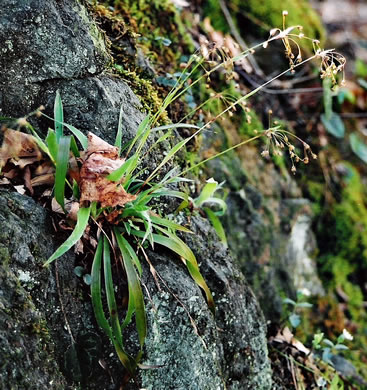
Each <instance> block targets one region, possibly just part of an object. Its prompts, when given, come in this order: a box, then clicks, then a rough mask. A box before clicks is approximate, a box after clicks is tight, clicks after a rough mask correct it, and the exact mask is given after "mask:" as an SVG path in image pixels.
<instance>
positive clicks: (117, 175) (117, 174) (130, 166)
mask: <svg viewBox="0 0 367 390" xmlns="http://www.w3.org/2000/svg"><path fill="white" fill-rule="evenodd" d="M138 160H139V155H138V154H134V155H133V156H131V157H130V158H128V159H127V160H126V161H125V162H124V163H123V164H122V165H121V167H119V168H117V169H116V170H115V171H113V172H111V173H110V174H109V175H108V176H107V179H108V180H111V181H119V180H121V179H122V177H123V176H124V175H129V174H130V173H131V172H132V171H133V170H134V169H135V168H136V166H137V163H138Z"/></svg>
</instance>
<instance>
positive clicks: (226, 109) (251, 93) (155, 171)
mask: <svg viewBox="0 0 367 390" xmlns="http://www.w3.org/2000/svg"><path fill="white" fill-rule="evenodd" d="M316 56H317V55H316V54H315V55H313V56H312V57H309V58H307V59H305V60H303V61H302V62H300V63H298V64H296V65H294V67H290V68H288V69H286V70H285V71H283V72H281V73H280V74H278V75H277V76H274V77H273V78H272V79H270V80H268V81H267V82H265V83H264V84H262V85H260V86H259V87H257V88H255V89H254V90H252V91H251V92H249V93H247V94H246V95H244V96H242V97H241V98H240V99H237V100H236V101H235V102H234V103H232V104H231V105H230V106H228V107H227V108H225V109H224V110H223V111H222V112H221V113H220V114H218V115H217V116H216V117H215V118H213V119H211V120H210V121H209V122H207V123H205V124H204V125H203V126H202V127H200V128H199V129H198V130H196V131H195V132H194V133H193V134H192V135H190V136H189V137H188V138H186V139H185V141H184V142H182V144H181V146H180V147H179V148H178V149H177V151H178V150H180V149H181V148H182V147H183V146H184V145H186V144H187V143H188V142H189V141H190V140H191V139H193V138H194V137H196V136H197V135H198V134H199V133H201V132H202V131H203V130H204V129H205V128H206V127H209V126H210V125H211V123H213V122H215V121H216V120H217V119H218V118H220V117H221V116H223V115H224V114H225V113H226V112H228V111H230V110H233V109H234V108H235V107H236V106H237V105H239V104H241V103H243V102H244V101H245V100H247V99H248V98H250V97H251V96H253V95H254V94H256V93H257V92H259V91H260V90H261V89H262V88H264V87H266V86H267V85H269V84H270V83H272V82H273V81H275V80H277V79H278V78H279V77H282V76H284V75H285V74H287V73H288V72H290V71H291V70H292V69H293V68H296V67H298V66H301V65H303V64H305V63H307V62H309V61H311V60H313V59H314V58H316ZM256 138H258V137H257V136H256ZM242 144H243V143H241V145H242ZM160 168H161V166H160V165H159V166H158V167H157V168H156V169H155V170H154V171H153V172H152V173H151V174H150V175H149V176H148V178H147V179H146V180H145V181H144V185H143V186H145V185H146V184H147V183H149V182H150V181H151V180H152V179H153V178H154V177H156V176H157V174H158V173H159V170H160ZM182 174H183V173H181V174H180V175H182Z"/></svg>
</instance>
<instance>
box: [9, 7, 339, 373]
mask: <svg viewBox="0 0 367 390" xmlns="http://www.w3.org/2000/svg"><path fill="white" fill-rule="evenodd" d="M283 17H284V20H285V14H284V15H283ZM296 29H299V27H298V26H297V27H290V28H286V27H285V25H284V28H283V30H280V29H275V30H272V31H271V36H270V38H269V39H268V40H267V41H266V42H263V43H261V44H258V45H256V46H254V47H253V48H251V49H248V50H246V51H244V52H242V53H241V54H239V55H236V56H234V57H231V56H230V55H229V53H228V52H227V51H226V50H222V49H221V48H216V47H214V48H210V47H209V46H207V45H204V46H203V47H202V48H201V51H199V52H198V53H196V54H194V55H192V56H191V57H190V59H189V61H188V63H187V65H186V66H185V68H184V69H183V71H182V72H181V74H180V75H179V77H178V79H177V81H176V83H175V86H174V87H173V88H172V90H171V91H170V92H169V93H168V95H167V96H166V98H165V99H164V101H163V103H162V105H161V107H160V108H159V109H158V110H157V112H155V113H154V114H151V115H147V116H146V117H145V119H144V120H143V121H142V123H141V124H140V126H139V128H138V129H137V132H136V136H135V137H134V138H133V139H132V140H131V141H130V142H128V143H127V144H123V142H122V114H120V120H119V124H118V129H117V135H116V141H115V145H114V146H112V145H109V144H107V143H106V142H104V141H102V140H101V139H99V138H98V137H96V136H95V135H94V134H92V133H89V134H88V136H85V135H84V134H82V133H81V132H80V131H79V130H78V129H77V128H75V127H74V126H71V125H68V124H66V123H64V118H63V107H62V101H61V97H60V95H59V93H57V94H56V99H55V105H54V118H53V121H54V129H49V131H48V134H47V136H46V138H45V140H43V139H42V138H41V137H40V136H39V135H38V133H37V132H36V131H35V129H34V128H33V127H32V126H31V124H30V123H29V121H28V116H27V117H25V118H21V119H19V120H17V121H16V122H15V124H16V126H17V127H18V130H20V129H21V128H25V129H27V130H28V131H29V132H31V134H32V135H27V134H24V133H19V132H18V131H14V130H11V129H6V130H5V141H4V144H3V147H2V149H1V167H4V166H5V171H4V172H5V173H4V172H3V173H4V175H5V178H6V179H7V177H6V176H7V175H8V174H9V172H10V171H9V169H8V167H7V166H6V164H12V163H13V162H14V159H15V160H16V159H18V160H20V159H21V158H22V157H23V156H21V155H20V152H21V150H20V149H19V148H17V147H14V145H15V143H16V141H15V139H16V137H18V136H15V133H19V134H21V136H20V137H25V142H28V143H29V145H31V146H32V147H31V149H32V153H31V155H32V158H33V160H32V161H31V162H28V163H27V164H25V163H24V164H25V165H24V167H25V168H24V169H25V171H26V174H25V175H24V178H25V183H26V187H27V188H28V189H29V191H30V192H32V189H33V186H34V185H36V183H37V185H39V184H47V185H49V186H50V185H52V184H53V185H54V198H55V200H56V202H57V203H58V204H59V205H60V207H61V208H62V210H63V211H64V212H65V213H66V214H67V215H68V216H69V218H70V219H72V220H73V219H74V223H75V227H74V230H73V232H72V234H71V235H70V236H69V238H68V239H67V240H66V241H65V242H64V243H63V244H62V245H61V246H60V247H59V248H58V249H57V250H56V251H55V253H54V254H53V255H52V256H51V257H50V258H49V259H48V260H47V262H46V263H45V265H49V264H51V263H52V262H53V261H55V260H56V259H57V258H59V257H60V256H62V255H63V254H65V253H66V252H67V251H68V250H69V249H71V248H72V247H73V246H74V245H75V244H76V243H78V242H80V241H79V240H80V239H81V238H82V236H84V237H85V236H86V237H87V238H88V237H89V238H93V239H94V240H95V241H96V243H97V244H96V247H95V254H94V259H93V263H92V266H91V296H92V304H93V308H94V313H95V317H96V321H97V323H98V325H99V326H100V327H101V328H102V329H103V330H104V332H105V333H106V334H107V336H108V337H109V339H110V340H111V342H112V344H113V345H114V347H115V350H116V353H117V356H118V357H119V360H120V361H121V363H122V364H123V366H124V367H125V368H126V369H127V371H128V373H129V374H130V375H131V376H133V375H134V373H135V370H136V367H137V365H138V363H139V361H140V359H141V357H142V353H143V346H144V341H145V338H146V332H147V329H146V326H147V322H146V313H145V307H144V298H143V292H142V287H141V283H140V278H141V273H142V266H141V264H140V260H139V257H138V253H139V252H141V253H143V255H144V254H145V250H146V248H147V247H148V246H149V247H151V248H152V249H153V250H154V249H155V248H156V247H157V246H163V247H166V248H168V249H169V250H171V251H172V252H174V253H175V254H177V255H178V256H179V257H180V258H181V259H182V261H183V263H184V264H185V265H186V267H187V269H188V271H189V273H190V275H191V276H192V278H193V279H194V281H195V282H196V284H197V285H198V286H199V287H200V288H201V289H202V290H203V292H204V294H205V297H206V300H207V303H208V306H209V308H210V309H211V310H212V312H213V313H214V311H215V308H214V301H213V297H212V294H211V292H210V290H209V288H208V286H207V284H206V282H205V280H204V278H203V277H202V275H201V273H200V270H199V266H198V263H197V260H196V258H195V255H194V253H193V252H192V251H191V249H190V248H189V247H188V246H187V245H186V244H185V243H184V241H183V240H181V239H180V238H179V237H178V236H177V234H176V232H178V231H181V232H184V233H190V231H189V229H187V228H186V227H183V226H181V225H179V224H177V223H175V222H174V221H173V220H170V219H168V218H166V217H165V216H162V215H160V213H159V210H156V209H155V208H154V206H153V205H152V201H153V200H154V199H155V200H157V199H161V198H162V197H167V196H169V197H175V198H178V199H181V200H183V201H186V202H187V201H188V195H187V194H186V193H184V192H182V191H180V190H178V189H172V185H175V186H178V185H179V183H180V182H184V181H187V180H188V179H186V178H185V175H186V174H187V173H188V172H190V171H192V170H194V169H196V168H198V167H199V166H202V165H203V164H205V163H206V162H208V161H210V160H212V159H214V158H216V157H218V156H221V155H223V154H225V153H227V152H229V151H231V150H233V149H236V148H238V147H240V146H243V145H246V144H248V143H250V142H252V141H254V140H256V139H260V138H264V139H265V141H266V142H265V149H264V150H263V151H262V153H261V154H262V155H263V156H264V157H266V156H268V155H270V154H275V155H279V154H281V153H282V152H283V151H287V152H288V154H289V156H290V158H291V161H292V171H295V163H297V162H299V161H303V162H304V163H308V161H309V157H308V156H311V157H315V155H314V154H313V152H312V151H311V149H310V146H309V145H308V144H306V143H305V142H303V141H302V140H300V139H299V138H298V137H297V136H296V135H294V134H292V133H291V132H289V131H286V130H282V129H281V127H280V126H272V125H271V124H269V128H268V129H266V130H261V131H259V132H258V133H257V134H256V135H255V136H253V137H252V138H249V139H247V140H245V141H242V142H240V143H238V144H236V145H234V146H232V147H229V148H227V149H226V150H224V151H222V152H220V153H218V154H216V155H213V156H211V157H209V158H207V159H205V160H203V161H200V162H198V163H197V164H194V165H192V166H190V167H188V168H183V169H182V170H181V172H179V173H177V169H176V168H174V169H171V170H170V171H169V172H168V173H166V174H165V175H164V176H163V177H162V174H161V170H162V168H163V167H164V166H165V165H166V164H167V163H168V162H169V161H170V160H171V159H172V158H174V156H175V155H176V154H177V153H178V152H179V151H180V150H181V149H182V148H184V147H185V145H187V143H188V142H189V141H190V140H192V139H193V138H194V137H196V136H197V135H198V134H200V133H201V132H203V131H206V130H208V129H209V128H210V125H211V124H212V123H213V122H214V121H215V120H217V119H219V118H221V117H223V116H224V115H225V114H226V113H232V112H233V111H235V110H236V108H237V106H242V107H244V106H245V102H246V100H248V99H249V98H250V97H251V96H253V95H254V94H256V93H257V92H258V91H260V90H261V89H262V88H263V87H265V86H267V85H268V84H270V83H271V82H272V81H274V80H276V79H277V78H279V77H281V76H282V75H284V74H286V73H287V72H292V71H294V70H295V69H296V68H297V67H299V66H301V65H302V64H304V63H306V62H308V61H311V60H312V59H320V60H321V62H322V64H323V68H322V71H323V72H324V75H325V76H329V73H328V72H327V70H328V68H325V67H330V68H331V69H333V70H334V67H333V65H334V62H333V58H334V57H333V54H332V53H333V51H330V50H321V49H320V48H318V47H317V43H315V53H314V55H313V56H311V57H310V58H307V59H305V60H302V58H301V54H300V50H299V46H298V45H297V44H296V46H295V47H296V50H297V56H296V57H295V55H294V54H293V49H294V47H293V46H292V45H294V42H295V39H306V37H304V36H303V35H302V33H301V32H299V33H297V34H295V33H294V30H296ZM279 39H280V40H282V42H283V43H284V46H285V49H286V55H287V57H288V58H289V60H290V67H289V68H288V69H287V70H285V71H284V72H281V73H280V74H279V75H278V76H276V77H273V78H271V79H270V80H268V81H266V82H265V83H263V84H262V85H261V86H259V87H257V88H255V89H254V90H252V91H251V92H249V93H247V94H246V95H244V96H241V97H240V98H238V99H236V100H234V101H230V102H229V104H228V106H227V107H226V108H225V109H223V110H222V111H221V112H220V113H219V114H218V115H216V116H215V117H214V118H212V119H210V120H209V121H208V122H207V123H205V124H204V125H203V126H201V127H199V126H195V125H190V124H184V123H182V122H181V123H176V124H169V125H165V126H158V127H157V124H158V122H159V120H160V119H161V118H162V115H164V113H165V112H166V109H167V108H168V106H169V105H170V104H172V103H173V102H174V101H176V100H177V99H179V98H180V97H181V96H183V95H185V94H186V93H187V91H189V90H190V89H191V88H193V86H195V85H197V84H198V83H200V82H206V83H208V82H210V76H211V75H212V74H213V73H214V72H217V71H224V72H226V73H228V74H229V76H230V74H231V72H233V65H234V63H235V62H236V61H240V60H242V59H243V58H245V57H247V56H248V55H250V54H251V53H253V51H254V50H256V49H258V48H262V47H264V48H266V47H268V45H269V44H270V43H271V42H272V41H275V40H279ZM342 68H343V67H341V68H340V67H337V69H336V70H337V71H342ZM199 70H202V71H203V74H202V75H201V76H198V77H197V78H196V79H194V80H193V81H192V80H191V78H192V77H193V75H195V74H197V71H199ZM190 80H191V83H190V82H189V81H190ZM333 80H334V81H335V76H334V73H333ZM201 107H202V105H200V106H198V107H197V109H200V108H201ZM121 113H122V110H121ZM33 114H35V115H37V116H44V117H47V118H48V119H52V118H50V117H48V116H47V115H45V114H44V113H43V112H42V109H39V110H36V112H34V113H32V114H30V115H33ZM180 127H184V128H190V129H191V130H193V133H192V134H191V135H190V136H189V137H187V138H185V139H182V140H180V141H179V142H178V143H176V144H174V145H173V146H172V148H171V149H170V150H169V151H168V152H167V154H166V155H165V157H164V158H163V159H162V161H160V162H159V163H158V165H157V166H156V167H154V169H151V170H150V173H149V174H145V171H146V169H147V168H148V167H146V166H144V161H145V160H144V159H145V158H146V157H147V156H148V155H149V153H150V152H151V151H152V150H153V149H154V148H155V147H156V146H157V145H159V144H161V143H162V142H164V141H166V140H167V139H169V138H170V137H171V135H172V133H173V131H174V130H175V129H177V128H180ZM65 128H67V129H68V130H69V131H70V132H71V133H72V134H71V135H65V134H64V129H65ZM155 134H158V135H157V136H156V137H155V138H154V139H153V140H152V142H150V143H148V142H147V141H148V139H151V138H152V135H155ZM26 136H27V137H26ZM294 140H295V141H296V142H299V143H300V145H301V147H302V148H303V153H304V155H303V157H302V156H301V155H300V153H299V151H298V150H297V149H296V147H295V146H294V145H293V141H294ZM77 141H78V142H79V143H80V145H81V147H82V148H81V149H82V150H79V148H78V145H77ZM29 145H28V146H29ZM122 154H123V155H124V158H122V157H121V155H122ZM33 163H37V164H39V166H40V167H41V168H42V169H41V171H42V173H41V174H40V175H39V176H37V180H33V179H34V178H31V177H30V176H31V173H32V172H31V170H30V167H29V166H30V164H33ZM46 168H47V170H46ZM7 180H8V179H7ZM32 180H33V181H32ZM217 188H218V183H216V182H215V181H210V180H209V181H208V182H207V184H206V185H205V186H204V188H203V190H202V192H201V194H200V195H199V196H198V197H197V198H196V199H193V204H194V206H195V207H197V208H202V207H203V205H204V204H210V203H214V202H215V203H217V204H219V207H220V211H219V213H221V212H224V211H225V203H224V201H223V200H220V199H219V198H215V197H213V194H214V192H215V191H216V190H217ZM65 198H66V199H67V200H68V202H65ZM204 211H205V213H206V214H207V216H208V218H209V219H210V220H211V221H212V224H213V226H214V227H215V228H216V230H217V232H218V234H219V236H220V238H221V240H222V241H223V242H225V235H224V231H223V228H221V225H220V223H219V219H218V218H217V214H218V210H217V214H215V212H213V211H212V210H211V209H209V208H204ZM144 257H145V256H144ZM112 259H114V261H112ZM102 270H103V271H102ZM122 273H123V274H124V275H125V278H126V280H127V285H128V288H127V290H128V291H127V295H128V308H127V311H126V315H125V319H124V321H122V322H121V321H120V315H119V314H118V310H119V306H118V305H117V303H116V295H115V282H114V278H115V279H116V278H117V277H121V275H122ZM104 297H105V299H106V304H103V302H104ZM105 306H106V307H107V309H108V310H106V312H105V310H104V307H105ZM133 315H135V325H136V330H137V335H138V339H139V345H140V348H139V351H138V352H137V353H136V356H132V353H131V352H130V351H128V350H127V349H126V348H125V345H124V342H123V330H124V329H125V328H126V326H127V325H128V324H129V323H130V322H131V320H132V318H133Z"/></svg>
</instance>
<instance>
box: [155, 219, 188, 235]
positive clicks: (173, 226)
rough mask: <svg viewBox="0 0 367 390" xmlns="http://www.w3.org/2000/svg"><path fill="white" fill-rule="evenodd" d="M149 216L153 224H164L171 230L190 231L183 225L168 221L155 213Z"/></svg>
mask: <svg viewBox="0 0 367 390" xmlns="http://www.w3.org/2000/svg"><path fill="white" fill-rule="evenodd" d="M150 218H151V220H152V222H153V223H154V224H157V225H161V226H165V227H168V228H170V229H172V230H180V231H182V232H185V233H192V231H191V230H189V229H187V228H185V227H184V226H181V225H179V224H178V223H175V222H173V221H170V220H168V219H166V218H161V217H159V216H156V215H151V216H150Z"/></svg>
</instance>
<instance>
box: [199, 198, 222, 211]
mask: <svg viewBox="0 0 367 390" xmlns="http://www.w3.org/2000/svg"><path fill="white" fill-rule="evenodd" d="M205 203H214V204H217V205H218V206H219V207H220V210H218V211H216V212H215V213H216V215H224V214H225V212H226V210H227V204H226V202H225V201H224V200H223V199H220V198H208V199H206V200H205V202H203V203H202V204H201V205H203V204H205Z"/></svg>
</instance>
